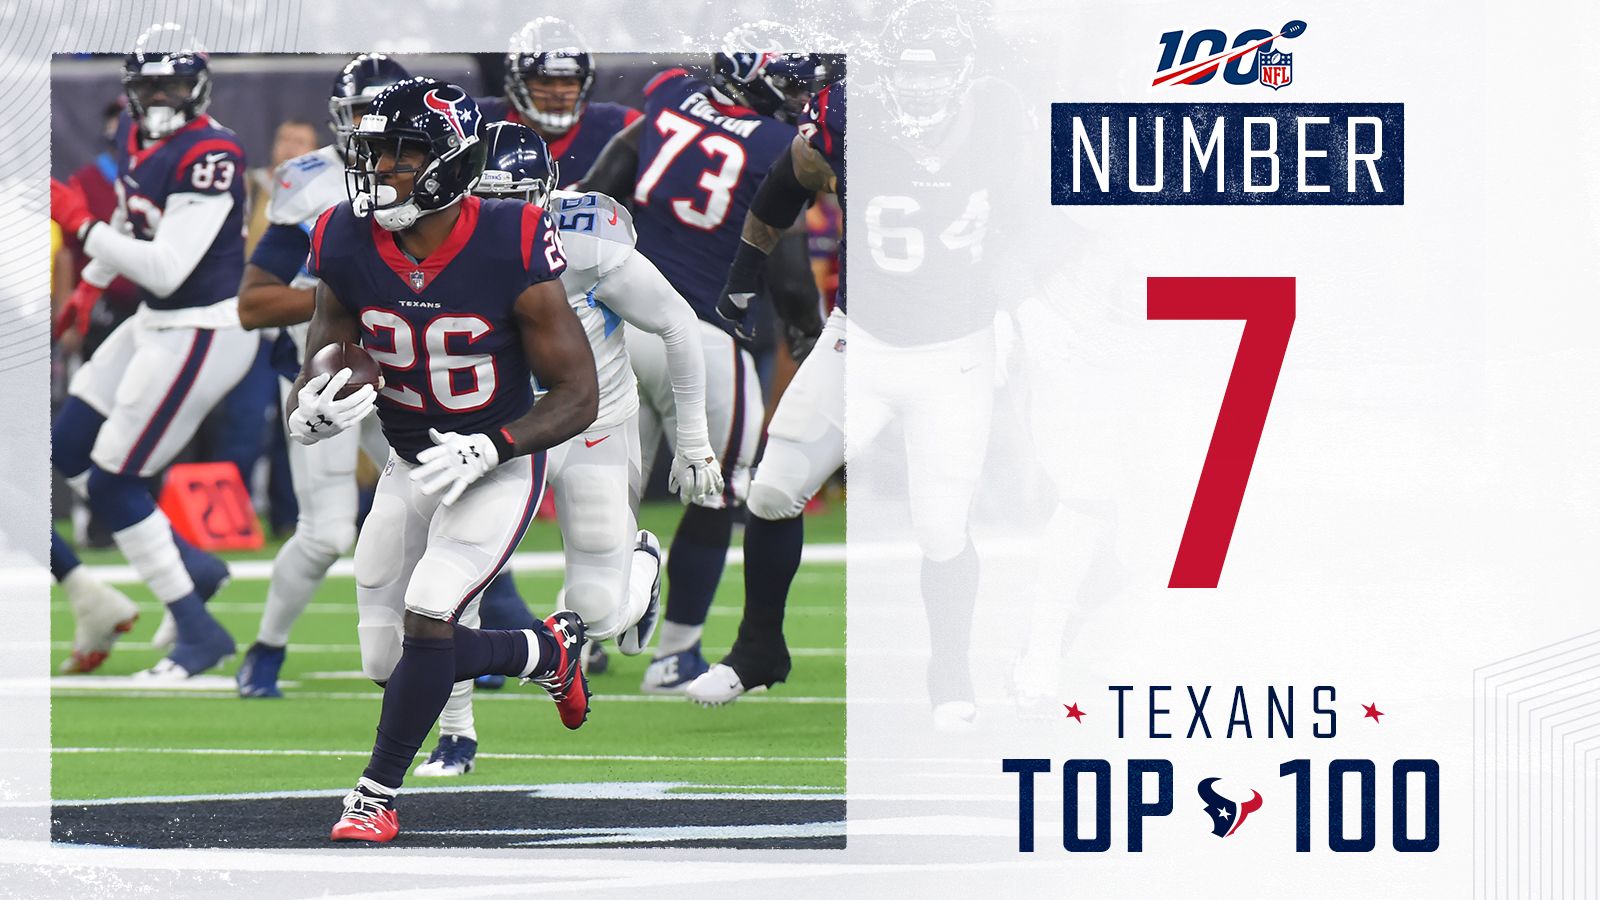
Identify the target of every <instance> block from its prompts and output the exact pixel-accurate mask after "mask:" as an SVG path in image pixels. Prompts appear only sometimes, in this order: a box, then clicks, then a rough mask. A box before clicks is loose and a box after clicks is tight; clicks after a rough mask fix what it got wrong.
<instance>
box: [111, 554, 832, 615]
mask: <svg viewBox="0 0 1600 900" xmlns="http://www.w3.org/2000/svg"><path fill="white" fill-rule="evenodd" d="M856 552H857V553H858V554H859V553H860V552H861V551H859V550H858V551H856ZM666 559H667V553H666V551H665V550H663V551H662V553H661V560H662V563H663V564H665V562H666ZM844 561H845V545H844V544H807V545H806V549H805V553H804V555H803V556H802V557H801V562H805V563H814V564H834V565H837V564H842V563H843V562H844ZM566 565H567V564H566V560H565V558H563V557H562V555H561V553H559V552H557V551H554V550H544V551H538V552H532V553H514V554H512V555H511V562H510V566H511V570H512V571H513V572H561V571H563V570H565V568H566ZM728 565H730V566H742V565H744V548H743V547H729V548H728ZM84 568H86V569H88V570H89V572H90V573H91V574H93V575H95V576H96V577H98V578H99V579H100V580H101V581H109V582H111V583H112V584H139V583H140V580H139V575H138V573H136V572H134V571H133V567H132V566H126V565H124V566H116V565H93V566H92V565H87V564H85V566H84ZM228 570H229V573H230V577H232V578H233V580H235V581H270V580H271V579H272V560H270V559H239V560H231V561H229V563H228ZM355 574H356V566H355V561H354V560H353V559H351V558H350V557H348V556H347V557H344V558H342V559H340V560H338V561H337V562H335V563H334V564H333V567H332V568H330V569H329V570H328V576H329V577H332V578H353V577H355ZM315 608H316V607H315V606H314V605H313V606H312V607H311V609H315Z"/></svg>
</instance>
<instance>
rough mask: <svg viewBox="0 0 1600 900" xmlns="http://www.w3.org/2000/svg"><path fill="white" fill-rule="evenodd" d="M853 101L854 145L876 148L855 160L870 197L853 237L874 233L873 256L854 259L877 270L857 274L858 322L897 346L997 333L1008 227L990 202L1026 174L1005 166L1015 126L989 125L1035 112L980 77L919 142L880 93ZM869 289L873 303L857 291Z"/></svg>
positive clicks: (869, 242)
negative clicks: (865, 169)
mask: <svg viewBox="0 0 1600 900" xmlns="http://www.w3.org/2000/svg"><path fill="white" fill-rule="evenodd" d="M858 87H859V85H858ZM856 95H857V96H856V100H857V105H858V107H859V108H860V110H861V115H858V116H857V117H856V119H855V128H856V132H855V133H853V134H852V135H851V138H852V142H851V143H852V146H854V147H857V148H860V147H861V146H862V145H863V144H866V145H868V146H870V148H871V149H870V151H869V152H864V153H861V154H858V156H860V157H862V159H859V160H858V162H859V163H862V164H863V165H870V166H871V171H870V173H869V175H870V181H871V185H872V193H871V194H870V195H866V194H863V195H860V196H857V197H856V198H855V209H854V210H853V211H851V215H850V216H849V217H848V218H847V219H846V223H847V224H846V228H847V229H855V230H856V234H855V235H854V238H855V240H858V241H859V240H860V239H861V238H862V236H863V235H862V232H863V231H864V232H865V238H866V247H867V253H865V254H862V253H860V252H859V245H858V246H857V251H858V252H857V254H856V262H857V264H862V263H863V257H864V258H865V260H864V261H865V263H866V264H867V265H870V266H871V267H872V271H871V273H870V275H869V274H868V273H863V272H859V270H858V275H857V278H856V287H857V288H858V290H857V291H856V292H855V298H854V299H855V303H854V305H852V306H851V308H850V319H851V321H852V322H853V323H855V324H856V325H858V326H860V327H861V328H862V329H863V330H865V331H866V332H867V333H869V334H871V335H872V336H874V337H876V338H879V339H880V340H884V341H887V342H889V343H893V344H910V343H927V342H931V341H939V340H953V339H955V338H959V337H963V336H965V335H968V334H971V333H973V332H975V331H978V330H979V329H981V328H985V327H988V326H989V324H990V323H992V322H993V321H994V316H995V312H996V310H997V308H998V297H997V296H996V295H997V294H999V293H1000V292H1001V289H1000V288H999V287H997V272H998V270H999V269H1000V268H1002V267H1003V266H1004V265H1005V264H1004V263H1003V262H1002V261H1000V260H998V259H997V257H998V256H1000V255H1001V251H1002V250H1004V249H1005V248H1004V246H1003V245H1004V241H1003V240H1002V239H1001V238H1000V235H999V231H1000V229H1001V228H1002V227H1003V226H1005V225H1006V224H1007V222H1006V218H1005V217H1004V216H1001V215H997V214H995V211H994V210H993V209H991V206H990V198H991V197H992V196H1005V195H1007V192H1006V190H1005V187H1006V184H1007V183H1009V182H1010V181H1014V180H1015V179H1017V178H1019V177H1021V174H1022V173H1021V171H1020V169H1021V167H1019V166H1015V165H1010V164H1009V163H1008V162H1007V161H1008V160H1010V159H1013V158H1014V157H1015V155H1016V154H1015V150H1014V148H1012V147H1010V146H1009V145H1012V144H1014V143H1015V142H1016V141H1017V140H1018V134H1017V131H1018V128H1017V127H1012V126H1008V127H1007V128H996V127H994V126H993V125H992V123H994V122H1007V123H1013V124H1015V123H1023V122H1026V121H1028V120H1029V117H1028V115H1027V111H1026V110H1024V109H1022V108H1021V105H1020V104H1019V103H1018V101H1017V99H1016V92H1015V91H1013V90H1011V89H1010V88H1009V87H1008V86H1006V85H1005V84H1004V83H1003V82H1001V81H999V80H997V79H993V78H981V79H978V80H976V81H974V82H973V83H972V84H971V85H970V86H969V87H968V89H967V90H966V91H965V92H963V93H962V94H961V95H959V96H958V97H957V98H954V99H953V100H952V109H951V110H950V112H949V114H948V119H947V120H946V121H945V122H942V123H939V124H938V125H935V126H933V127H931V128H929V129H928V130H927V131H925V132H924V133H923V134H921V135H918V136H914V137H912V136H907V135H905V134H902V133H900V131H899V129H898V126H896V125H895V124H894V117H893V116H892V115H891V114H890V113H889V111H888V109H887V108H885V107H884V104H883V102H882V97H881V96H879V95H877V94H876V93H875V92H873V91H866V90H862V91H857V92H856ZM985 123H991V124H985ZM863 129H869V130H870V131H867V132H863ZM859 168H861V166H860V165H858V169H859ZM857 175H858V176H860V175H861V173H860V172H859V171H858V172H857ZM858 183H866V182H861V181H860V180H859V178H858ZM1010 224H1012V225H1013V226H1015V225H1017V224H1018V223H1014V222H1013V223H1010ZM869 283H870V286H871V289H872V292H871V293H870V294H868V293H865V292H864V291H863V290H859V288H861V287H862V285H864V284H869ZM910 304H914V306H911V305H910Z"/></svg>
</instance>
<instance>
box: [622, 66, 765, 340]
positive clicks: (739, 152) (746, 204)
mask: <svg viewBox="0 0 1600 900" xmlns="http://www.w3.org/2000/svg"><path fill="white" fill-rule="evenodd" d="M644 90H645V109H644V120H645V122H644V127H643V133H642V134H641V136H640V141H639V169H638V178H637V181H636V182H635V187H634V192H633V209H634V225H635V227H636V228H637V229H638V233H639V251H640V252H641V253H643V254H644V255H645V256H647V257H649V259H650V260H651V261H652V262H654V263H655V264H656V267H657V268H659V269H660V270H661V274H663V275H665V276H666V277H667V281H669V282H671V284H672V286H673V287H674V288H676V289H677V291H678V293H680V294H682V295H683V297H684V299H685V300H688V301H689V305H690V306H693V307H694V310H695V312H696V313H697V314H699V316H700V318H702V319H704V320H705V321H707V322H710V323H712V324H713V325H717V326H719V327H721V328H723V329H724V330H727V329H729V328H731V325H730V324H729V323H728V322H727V321H726V320H725V319H723V318H722V317H720V316H718V315H717V313H716V309H717V294H718V293H719V292H720V291H721V289H722V281H723V279H724V278H725V277H726V276H727V274H728V267H729V266H731V265H732V264H733V255H734V253H735V252H736V251H737V250H738V249H739V232H740V229H742V228H743V227H744V216H745V212H746V211H747V210H749V208H750V201H751V200H753V199H754V198H755V195H756V189H757V188H759V187H760V186H761V181H762V179H764V178H766V177H767V171H768V170H769V169H771V168H772V163H773V161H774V160H776V159H777V158H778V156H779V154H781V153H782V152H783V149H784V148H785V147H787V146H789V142H790V141H792V140H794V136H795V129H794V127H793V126H791V125H787V124H785V123H783V122H780V121H778V120H777V119H774V118H771V117H769V116H763V115H760V114H759V113H757V112H756V111H755V110H752V109H748V108H746V107H742V106H728V105H724V104H718V103H715V102H713V101H712V100H711V96H710V91H711V89H710V87H708V86H707V85H706V83H705V82H703V81H701V80H700V79H699V78H696V77H694V76H693V75H691V74H690V73H689V72H687V71H685V70H683V69H668V70H667V71H665V72H662V73H661V74H660V75H657V76H656V77H655V78H654V79H653V80H652V81H651V82H650V83H649V84H648V85H646V86H645V89H644Z"/></svg>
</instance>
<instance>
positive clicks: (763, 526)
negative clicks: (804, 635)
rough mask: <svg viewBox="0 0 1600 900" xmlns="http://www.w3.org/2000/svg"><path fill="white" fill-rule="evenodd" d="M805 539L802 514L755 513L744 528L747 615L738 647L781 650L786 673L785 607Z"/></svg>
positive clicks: (743, 651)
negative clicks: (777, 516) (786, 516)
mask: <svg viewBox="0 0 1600 900" xmlns="http://www.w3.org/2000/svg"><path fill="white" fill-rule="evenodd" d="M805 540H806V526H805V521H804V520H803V519H802V518H801V517H799V516H795V517H794V518H792V519H777V520H770V519H763V518H760V517H758V516H751V517H750V521H749V522H748V523H746V524H745V527H744V618H743V619H742V620H741V621H740V622H739V641H738V644H737V646H738V648H739V651H740V653H751V652H754V653H774V654H778V653H780V652H781V666H780V668H781V669H782V670H783V673H784V674H785V675H787V674H788V670H789V665H788V662H789V655H788V653H787V652H786V651H783V647H784V642H783V610H784V606H785V605H786V604H787V603H788V600H789V585H790V584H791V583H792V582H793V581H794V573H795V572H796V571H797V570H799V568H800V553H801V551H802V550H803V549H804V547H805ZM779 661H780V660H778V659H774V660H773V662H774V663H777V662H779Z"/></svg>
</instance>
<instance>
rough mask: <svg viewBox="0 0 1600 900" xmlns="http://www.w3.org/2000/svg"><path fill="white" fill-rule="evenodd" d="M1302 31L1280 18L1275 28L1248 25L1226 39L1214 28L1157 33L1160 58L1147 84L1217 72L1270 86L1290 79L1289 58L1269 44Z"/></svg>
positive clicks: (1200, 78)
mask: <svg viewBox="0 0 1600 900" xmlns="http://www.w3.org/2000/svg"><path fill="white" fill-rule="evenodd" d="M1305 33H1306V23H1305V22H1302V21H1301V20H1299V19H1294V20H1292V21H1289V22H1285V23H1284V25H1283V27H1282V28H1279V29H1278V30H1277V31H1275V32H1274V31H1268V30H1267V29H1265V28H1250V29H1246V30H1244V31H1241V32H1239V33H1238V34H1237V35H1234V36H1233V37H1232V38H1231V39H1230V38H1229V36H1228V33H1227V32H1225V31H1222V30H1220V29H1217V28H1205V29H1201V30H1200V31H1194V32H1184V31H1169V32H1167V33H1166V34H1163V35H1162V36H1161V40H1160V43H1161V61H1160V62H1158V63H1157V64H1156V76H1155V80H1154V81H1151V82H1150V86H1151V87H1170V86H1172V85H1178V84H1206V83H1208V82H1210V81H1211V80H1212V79H1214V78H1215V77H1216V76H1217V75H1218V74H1221V75H1222V80H1223V81H1224V82H1226V83H1228V84H1232V85H1248V84H1263V85H1266V86H1267V87H1269V88H1272V89H1273V90H1278V89H1279V88H1284V87H1288V86H1289V83H1290V82H1291V81H1293V80H1294V57H1293V55H1292V54H1289V53H1284V52H1282V51H1281V50H1279V49H1278V48H1276V47H1274V46H1273V42H1274V41H1287V40H1293V39H1294V38H1297V37H1299V36H1300V35H1302V34H1305Z"/></svg>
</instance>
